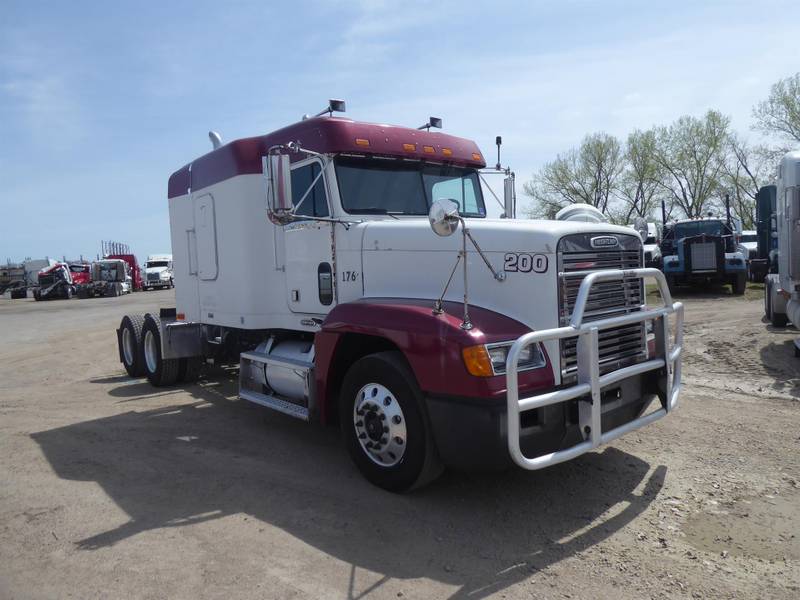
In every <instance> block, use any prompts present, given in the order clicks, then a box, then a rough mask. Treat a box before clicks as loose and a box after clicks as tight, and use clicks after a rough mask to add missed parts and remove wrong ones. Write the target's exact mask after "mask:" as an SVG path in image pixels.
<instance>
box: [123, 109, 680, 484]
mask: <svg viewBox="0 0 800 600" xmlns="http://www.w3.org/2000/svg"><path fill="white" fill-rule="evenodd" d="M338 102H339V101H331V103H330V106H329V109H330V112H329V114H331V113H332V112H333V110H337V109H340V108H342V105H343V103H342V104H341V105H340V104H338ZM325 112H328V111H323V113H325ZM323 113H321V114H320V115H318V116H317V117H314V118H307V119H304V120H302V121H300V122H298V123H296V124H294V125H290V126H288V127H286V128H284V129H281V130H279V131H276V132H273V133H271V134H268V135H262V136H257V137H252V138H247V139H240V140H235V141H233V142H230V143H228V144H226V145H220V144H219V143H218V140H219V137H218V136H216V134H213V135H212V141H214V142H215V143H214V150H212V151H211V152H209V153H208V154H205V155H203V156H201V157H199V158H197V159H195V160H194V161H192V163H191V164H188V165H186V166H185V167H183V168H181V169H179V170H178V171H176V172H175V173H173V174H172V176H171V177H170V178H169V184H168V202H169V215H170V217H169V218H170V231H171V238H172V253H173V256H174V264H175V269H174V279H175V290H176V303H177V306H176V307H175V308H171V307H167V308H164V309H162V310H161V311H160V312H159V313H158V314H155V313H148V314H138V315H126V316H125V317H124V318H123V319H122V321H121V323H120V326H119V328H118V330H117V340H118V347H119V356H120V361H121V362H122V363H123V365H124V367H125V369H126V370H127V372H128V373H129V374H130V375H131V376H141V375H145V376H146V377H147V379H148V380H149V381H150V382H151V383H152V384H153V385H157V386H160V385H170V384H173V383H175V382H177V381H181V380H183V381H190V380H192V379H194V378H196V377H197V375H198V372H199V369H200V367H201V366H202V365H203V364H204V363H205V362H206V361H208V360H213V361H215V362H222V363H224V362H233V363H237V364H238V365H239V394H240V397H242V398H244V399H246V400H249V401H251V402H254V403H257V404H260V405H262V406H265V407H268V408H270V409H273V410H276V411H279V412H282V413H284V414H286V415H289V416H291V417H295V418H298V419H301V420H304V421H312V420H315V421H320V422H322V423H324V424H328V423H337V424H338V425H339V427H340V428H341V430H342V434H343V436H344V439H345V442H346V446H347V448H348V451H349V453H350V455H351V457H352V459H353V461H354V462H355V464H356V465H357V467H358V468H359V470H360V471H361V472H362V474H363V475H364V476H365V477H366V478H367V479H368V480H369V481H371V482H373V483H374V484H376V485H378V486H381V487H383V488H386V489H389V490H393V491H402V490H407V489H409V488H411V487H414V486H419V485H422V484H424V483H425V482H427V481H430V480H431V479H433V478H434V477H435V476H436V475H438V473H440V472H441V470H442V468H443V466H450V467H454V468H463V469H482V468H494V467H498V466H502V465H507V464H516V465H518V466H520V467H522V468H525V469H539V468H542V467H546V466H549V465H552V464H556V463H559V462H562V461H565V460H569V459H571V458H574V457H576V456H578V455H580V454H582V453H584V452H587V451H589V450H591V449H593V448H596V447H598V446H599V445H600V444H603V443H606V442H608V441H610V440H612V439H615V438H616V437H618V436H620V435H623V434H625V433H627V432H629V431H632V430H635V429H638V428H640V427H642V426H645V425H647V424H649V423H652V422H653V421H655V420H657V419H659V418H661V417H663V416H665V415H667V414H668V413H669V412H670V411H672V410H673V409H674V408H675V407H676V406H677V402H678V396H679V391H680V388H681V353H682V314H683V308H682V305H681V304H680V303H678V302H676V303H673V302H672V300H671V297H670V293H669V290H668V288H667V286H666V282H665V280H664V277H663V274H661V272H659V271H658V270H656V269H645V268H643V264H642V263H643V252H642V239H641V238H640V237H639V236H638V235H637V234H636V233H635V232H632V231H631V230H630V229H629V228H627V227H620V226H614V225H610V224H608V223H589V222H581V221H531V220H516V219H514V218H513V217H514V210H515V208H514V185H513V183H514V179H513V174H512V173H511V172H510V170H508V169H505V170H502V169H500V167H499V160H498V170H493V171H491V172H492V173H496V172H500V173H503V174H504V175H505V185H504V191H505V193H504V196H503V202H502V204H503V207H502V210H503V213H504V214H503V216H504V217H506V218H502V219H493V218H489V217H488V216H487V208H486V204H485V199H484V196H483V192H482V186H481V179H482V178H483V177H484V176H486V177H488V176H489V174H487V171H486V169H485V167H486V162H485V160H484V156H483V154H482V153H481V151H480V150H479V148H478V147H477V145H476V144H475V143H474V142H472V141H470V140H467V139H464V138H459V137H455V136H451V135H447V134H444V133H440V132H431V131H425V130H422V129H419V130H418V129H410V128H406V127H399V126H390V125H377V124H371V123H363V122H356V121H352V120H350V119H345V118H340V117H333V116H327V115H326V116H322V115H323ZM428 125H429V126H430V125H433V126H434V127H435V120H434V119H431V121H430V122H429V124H428ZM423 127H426V126H423ZM646 277H647V278H653V279H655V281H656V282H657V283H658V285H659V288H660V290H661V294H662V296H663V304H661V305H658V306H648V305H647V304H646V301H645V295H644V284H643V280H644V278H646ZM653 403H654V404H655V406H651V404H653Z"/></svg>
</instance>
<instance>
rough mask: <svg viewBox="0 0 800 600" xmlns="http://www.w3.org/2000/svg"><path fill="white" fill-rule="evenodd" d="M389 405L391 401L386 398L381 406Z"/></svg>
mask: <svg viewBox="0 0 800 600" xmlns="http://www.w3.org/2000/svg"><path fill="white" fill-rule="evenodd" d="M391 403H392V399H391V398H389V396H386V398H384V399H383V405H384V406H389V405H390V404H391Z"/></svg>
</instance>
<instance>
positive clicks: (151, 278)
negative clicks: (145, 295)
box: [147, 273, 161, 281]
mask: <svg viewBox="0 0 800 600" xmlns="http://www.w3.org/2000/svg"><path fill="white" fill-rule="evenodd" d="M147 281H161V277H160V276H159V274H158V273H148V274H147Z"/></svg>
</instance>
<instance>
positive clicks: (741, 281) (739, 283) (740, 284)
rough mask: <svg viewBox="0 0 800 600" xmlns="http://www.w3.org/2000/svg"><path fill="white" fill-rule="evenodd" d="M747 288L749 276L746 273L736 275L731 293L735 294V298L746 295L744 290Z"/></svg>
mask: <svg viewBox="0 0 800 600" xmlns="http://www.w3.org/2000/svg"><path fill="white" fill-rule="evenodd" d="M746 288H747V275H746V274H745V273H739V274H738V275H736V276H735V277H734V279H733V281H732V282H731V291H732V292H733V294H734V296H741V295H743V294H744V290H745V289H746Z"/></svg>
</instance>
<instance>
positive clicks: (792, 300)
mask: <svg viewBox="0 0 800 600" xmlns="http://www.w3.org/2000/svg"><path fill="white" fill-rule="evenodd" d="M775 224H776V229H777V235H778V257H777V258H778V261H777V262H778V272H777V273H770V274H768V275H767V277H766V279H765V285H764V312H765V314H766V316H767V319H769V320H770V321H771V322H772V324H773V325H775V326H777V327H784V326H786V325H787V323H789V322H791V323H792V324H793V325H794V326H795V327H796V328H800V150H795V151H792V152H787V153H786V154H785V155H784V157H783V159H782V160H781V162H780V164H779V165H778V180H777V189H776V202H775ZM794 352H795V356H800V338H798V339H796V340H795V341H794Z"/></svg>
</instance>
